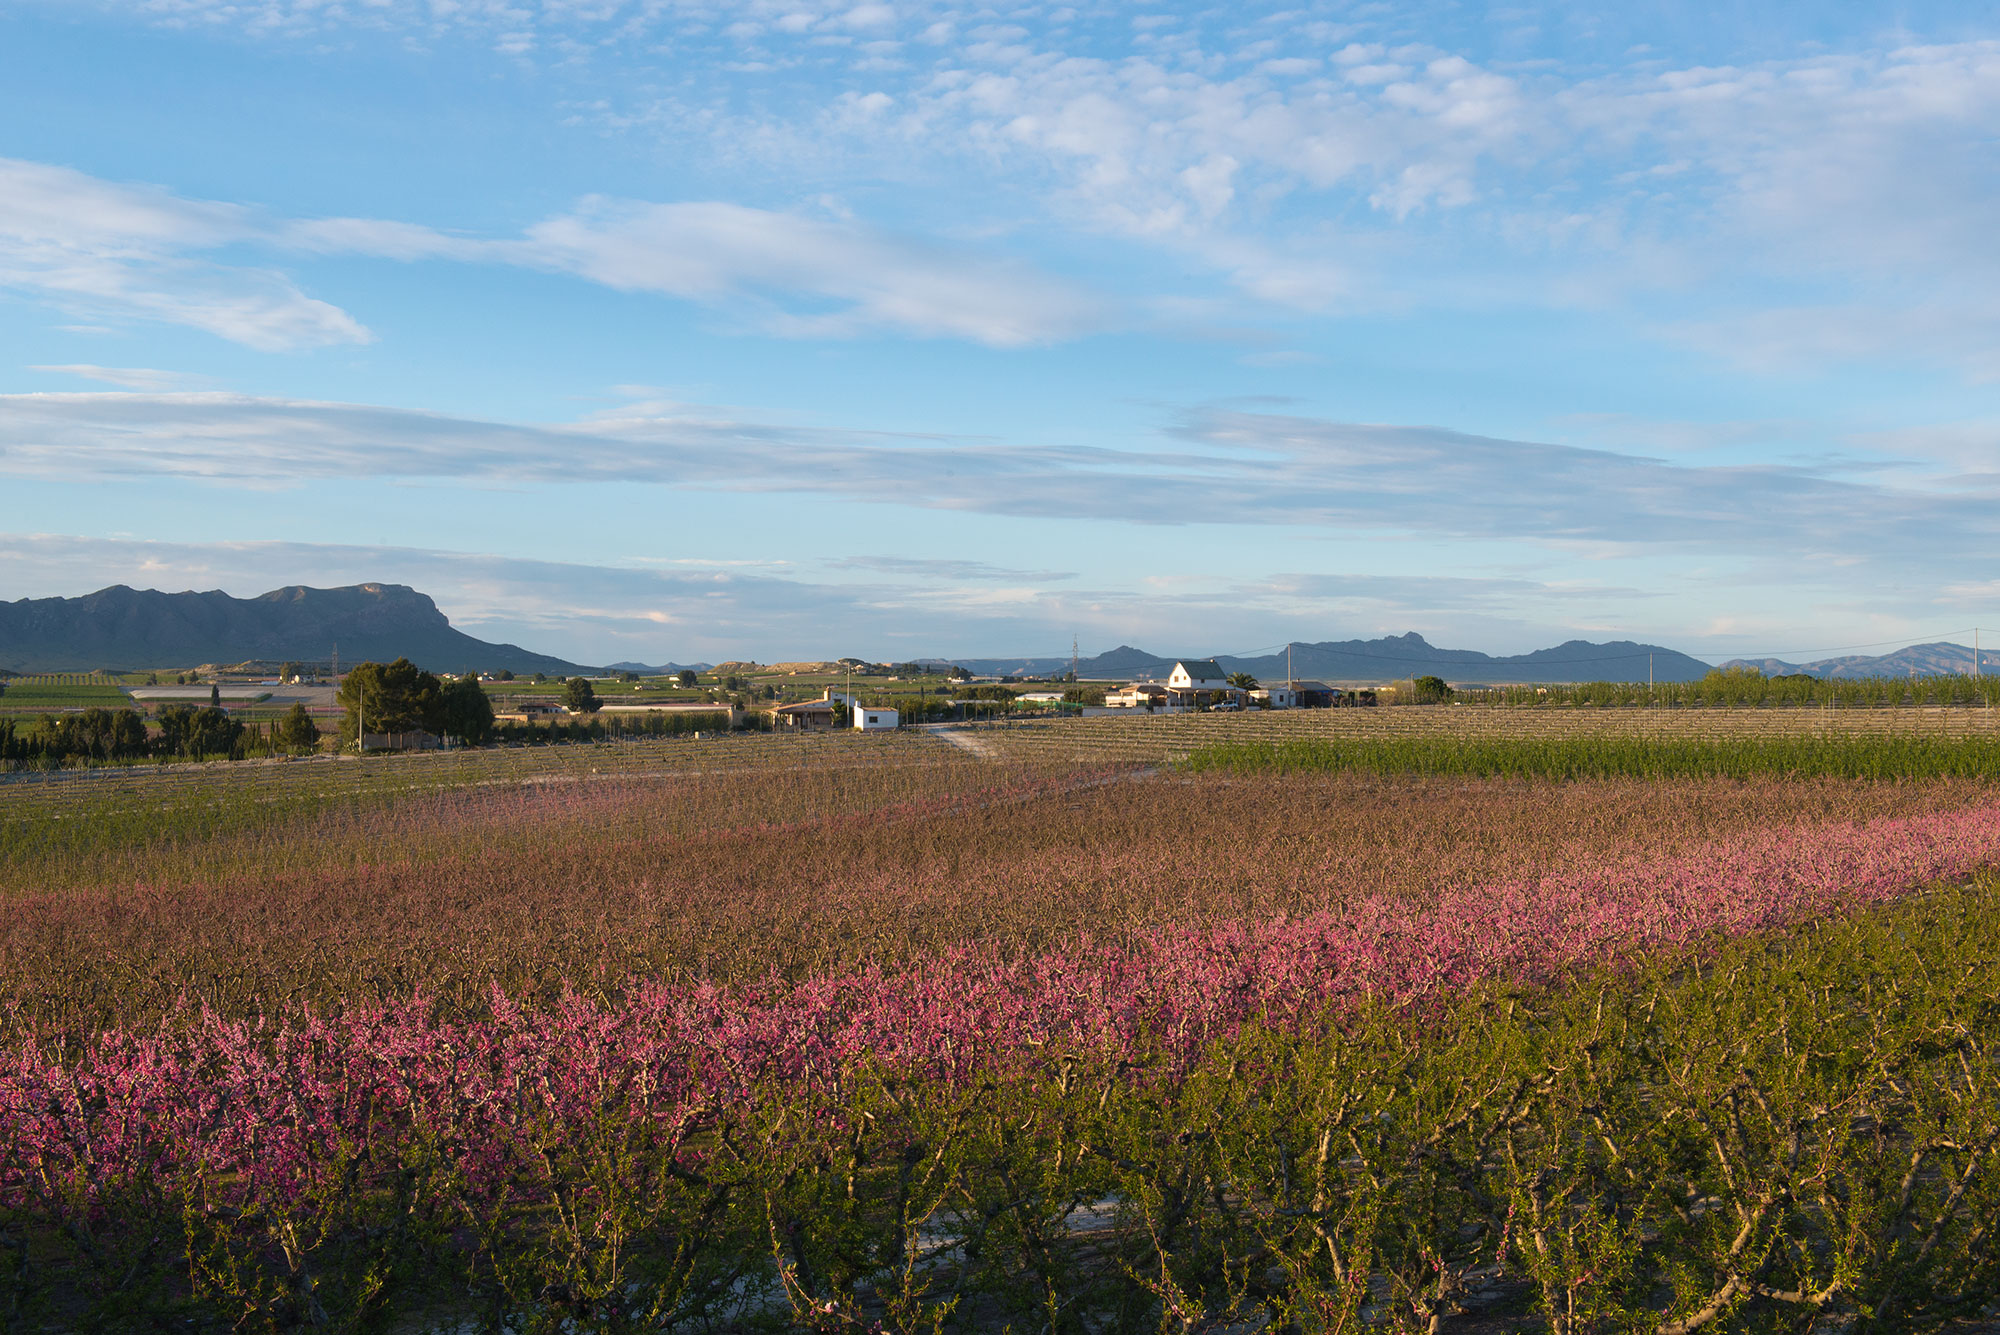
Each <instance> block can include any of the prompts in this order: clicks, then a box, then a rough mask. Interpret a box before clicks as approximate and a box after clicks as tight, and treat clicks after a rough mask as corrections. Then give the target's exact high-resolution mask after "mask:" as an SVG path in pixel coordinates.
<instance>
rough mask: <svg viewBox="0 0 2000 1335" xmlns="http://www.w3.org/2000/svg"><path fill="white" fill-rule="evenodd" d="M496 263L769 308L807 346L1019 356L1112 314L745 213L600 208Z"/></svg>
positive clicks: (1052, 288) (1024, 275)
mask: <svg viewBox="0 0 2000 1335" xmlns="http://www.w3.org/2000/svg"><path fill="white" fill-rule="evenodd" d="M488 253H489V254H492V253H499V254H506V255H510V256H512V257H514V258H515V259H516V261H517V262H519V263H523V264H528V265H533V266H537V267H547V268H554V269H560V270H562V271H564V272H568V273H573V274H576V275H577V276H579V277H582V278H587V279H589V280H591V281H592V282H597V283H602V284H604V285H605V286H607V287H614V288H618V289H621V290H624V291H641V292H657V293H661V294H663V295H667V296H674V297H680V298H684V299H687V300H693V301H701V302H705V303H709V304H722V303H724V302H735V301H741V300H742V299H743V298H745V297H755V298H760V299H764V300H768V301H769V302H770V303H771V308H770V309H769V310H768V311H766V312H765V313H764V314H763V315H762V316H761V318H760V320H759V323H761V324H762V325H763V326H764V327H766V328H769V329H772V330H775V331H777V332H780V333H786V334H792V335H798V336H812V337H824V336H828V335H845V334H851V333H855V332H859V331H865V330H890V331H894V332H899V333H907V334H918V335H925V336H943V337H953V338H965V339H970V340H973V341H975V342H979V343H986V344H990V345H993V346H997V347H1014V346H1019V345H1023V344H1029V343H1046V342H1053V341H1056V340H1059V339H1064V338H1069V337H1073V336H1075V335H1077V334H1080V333H1084V332H1087V331H1089V330H1091V329H1093V328H1097V327H1101V326H1102V325H1103V324H1104V323H1105V320H1106V316H1107V314H1108V312H1107V311H1106V310H1105V308H1104V306H1103V305H1102V303H1100V302H1098V301H1096V300H1094V299H1092V298H1091V297H1089V296H1087V295H1085V294H1083V293H1081V292H1079V291H1077V290H1076V289H1074V288H1072V287H1070V286H1068V285H1066V284H1064V283H1061V282H1058V281H1056V280H1054V279H1051V278H1049V277H1047V276H1046V275H1043V274H1040V273H1037V272H1035V271H1034V270H1032V269H1030V268H1028V267H1027V266H1025V265H1020V264H1015V263H1011V262H1008V261H1005V260H996V259H993V258H990V257H986V256H980V255H972V254H966V253H961V252H954V251H950V250H946V249H944V248H942V247H939V246H935V245H930V244H926V243H923V242H918V241H914V240H910V239H907V238H901V237H895V236H891V235H889V234H886V233H882V232H879V231H874V230H871V229H868V228H864V227H860V226H856V225H853V224H850V223H844V222H826V221H820V220H817V219H810V218H802V217H799V216H797V215H794V214H786V213H775V212H771V211H768V210H763V209H752V208H745V207H743V206H741V205H736V204H723V203H696V204H643V203H636V202H632V201H624V200H612V199H603V198H591V199H586V200H585V201H583V203H582V204H581V205H580V206H579V207H578V208H577V210H576V211H575V212H573V213H571V214H569V215H567V216H564V217H561V218H554V219H550V220H549V221H547V222H543V223H538V224H536V225H535V226H533V227H531V228H529V229H528V235H527V239H526V241H525V242H523V243H520V244H518V245H509V246H506V247H503V248H497V249H496V251H489V252H488ZM799 298H804V299H807V300H808V301H813V300H818V301H832V302H835V303H838V307H837V308H836V309H835V310H833V311H830V312H825V313H818V312H810V313H809V312H805V311H801V310H798V309H796V308H795V307H794V306H793V305H792V304H791V303H793V302H795V301H796V300H797V299H799Z"/></svg>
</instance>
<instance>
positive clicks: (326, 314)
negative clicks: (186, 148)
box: [0, 159, 370, 351]
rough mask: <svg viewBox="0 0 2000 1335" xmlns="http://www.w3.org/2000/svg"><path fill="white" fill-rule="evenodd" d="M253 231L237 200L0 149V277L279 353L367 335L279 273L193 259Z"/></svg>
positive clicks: (5, 282) (44, 295) (95, 307)
mask: <svg viewBox="0 0 2000 1335" xmlns="http://www.w3.org/2000/svg"><path fill="white" fill-rule="evenodd" d="M257 230H258V228H257V224H256V222H255V221H254V219H253V218H252V217H251V216H250V215H249V214H248V213H247V212H246V211H245V210H242V209H240V208H237V207H234V206H232V205H227V204H216V203H209V202H206V201H198V200H184V199H180V198H178V197H176V196H174V195H172V194H170V193H168V192H167V191H165V190H161V189H159V188H157V187H152V186H133V185H119V184H114V183H111V182H106V181H100V180H97V179H95V178H93V177H90V176H86V175H84V174H83V173H81V172H75V171H71V170H69V169H67V168H63V167H53V166H48V165H45V164H42V163H34V162H21V161H16V160H12V159H0V287H8V288H13V289H15V290H17V291H21V292H25V293H27V294H29V295H31V296H34V297H36V298H38V299H41V300H43V301H47V302H49V303H50V304H52V305H54V306H56V307H57V308H59V309H61V310H64V311H66V312H69V313H71V314H73V315H80V316H84V317H87V318H91V319H99V320H123V319H133V318H137V319H144V320H158V321H163V322H166V323H170V324H180V325H186V326H189V327H192V328H195V329H201V330H205V331H207V332H208V333H211V334H215V335H217V336H218V337H221V338H225V339H229V340H231V341H232V342H236V343H241V344H243V345H245V346H247V347H252V348H259V349H267V350H272V351H277V350H283V349H289V348H299V347H314V346H319V345H323V344H328V343H362V342H367V341H368V339H369V338H370V335H369V333H368V331H367V330H366V329H365V328H363V327H362V326H361V325H360V323H358V322H357V321H356V320H355V319H354V318H353V317H352V316H350V315H348V314H347V312H345V311H343V310H341V309H339V308H338V307H336V306H332V305H329V304H327V303H326V302H323V301H319V300H316V299H314V298H312V297H308V296H307V295H305V294H304V293H302V292H300V291H299V290H298V288H297V287H296V286H295V285H294V284H293V283H292V281H291V279H289V278H288V277H286V276H285V275H284V274H282V273H280V272H277V271H275V270H272V269H268V268H258V267H249V266H242V265H233V264H218V263H212V262H208V261H204V260H201V259H198V258H194V255H195V254H196V253H198V252H200V251H203V250H210V249H214V248H216V247H219V246H223V245H227V244H230V243H232V242H237V241H242V240H246V239H250V238H253V237H254V236H255V235H256V234H257Z"/></svg>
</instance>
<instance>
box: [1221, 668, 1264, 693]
mask: <svg viewBox="0 0 2000 1335" xmlns="http://www.w3.org/2000/svg"><path fill="white" fill-rule="evenodd" d="M1225 680H1227V681H1228V682H1229V684H1230V685H1231V686H1234V687H1235V688H1236V689H1237V690H1239V691H1254V690H1256V689H1257V679H1256V678H1255V677H1253V676H1251V675H1250V674H1249V673H1248V672H1232V673H1230V674H1229V676H1228V677H1227V678H1226V679H1225Z"/></svg>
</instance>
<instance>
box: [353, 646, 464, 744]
mask: <svg viewBox="0 0 2000 1335" xmlns="http://www.w3.org/2000/svg"><path fill="white" fill-rule="evenodd" d="M340 707H341V708H342V709H345V710H346V711H347V716H346V718H344V719H343V720H342V721H341V727H340V736H341V740H342V742H343V743H344V742H348V741H352V740H354V739H355V738H356V736H357V735H358V734H357V732H356V727H357V724H365V725H366V726H367V729H368V731H369V732H371V733H381V732H414V731H416V730H417V729H419V728H422V729H424V730H426V731H428V732H438V731H441V730H442V729H443V727H444V687H443V685H442V684H441V683H440V682H439V681H438V679H437V678H436V677H434V676H432V675H431V674H430V673H428V672H425V671H424V670H423V669H422V668H420V667H418V666H417V665H416V664H415V663H412V662H411V661H410V660H409V659H407V658H399V659H397V660H396V661H395V662H393V663H357V664H355V665H354V667H353V668H352V669H351V670H350V671H349V672H348V674H347V676H346V678H345V679H344V680H343V681H342V682H341V683H340Z"/></svg>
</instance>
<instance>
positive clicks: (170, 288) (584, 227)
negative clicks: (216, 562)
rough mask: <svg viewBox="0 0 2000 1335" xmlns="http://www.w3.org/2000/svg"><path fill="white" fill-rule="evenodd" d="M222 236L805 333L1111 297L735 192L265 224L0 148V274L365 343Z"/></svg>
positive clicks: (1038, 328)
mask: <svg viewBox="0 0 2000 1335" xmlns="http://www.w3.org/2000/svg"><path fill="white" fill-rule="evenodd" d="M228 244H254V245H262V246H264V247H265V248H267V249H269V250H272V251H275V252H278V253H280V254H283V253H285V252H299V251H304V252H308V253H313V254H321V255H360V256H371V257H376V258H381V259H387V260H394V261H399V262H406V263H407V262H413V261H418V260H453V261H460V262H470V263H488V264H504V265H514V266H518V267H523V268H533V269H545V270H552V271H557V272H562V273H568V274H572V275H575V276H577V277H579V278H583V279H586V280H588V281H591V282H595V283H601V284H603V285H605V286H607V287H612V288H616V289H619V290H621V291H636V292H653V293H659V294H661V295H665V296H671V297H677V298H681V299H683V300H689V301H697V302H702V303H705V304H708V305H712V306H717V307H722V308H725V309H728V310H732V311H735V312H737V313H738V315H739V318H742V319H743V320H744V322H745V323H747V324H751V325H754V326H756V327H758V328H762V329H764V330H766V331H769V332H775V333H779V334H783V335H788V336H794V337H813V338H824V337H841V336H849V335H853V334H857V333H873V332H889V333H897V334H909V335H917V336H920V337H944V338H964V339H970V340H972V341H975V342H980V343H985V344H988V345H991V346H996V347H1017V346H1022V345H1026V344H1034V343H1048V342H1054V341H1058V340H1061V339H1065V338H1070V337H1074V336H1076V335H1078V334H1081V333H1084V332H1088V331H1090V330H1093V329H1096V328H1101V327H1103V326H1104V325H1105V324H1106V323H1107V321H1108V320H1109V318H1110V315H1111V312H1110V311H1109V310H1108V308H1107V307H1106V305H1105V303H1104V302H1102V301H1101V300H1100V299H1097V298H1095V297H1093V296H1091V295H1089V294H1087V293H1085V292H1083V291H1081V290H1080V289H1078V288H1076V287H1074V286H1072V285H1070V284H1067V283H1064V282H1062V281H1060V280H1058V279H1055V278H1052V277H1050V276H1048V275H1046V274H1043V273H1040V272H1038V271H1036V270H1034V269H1032V268H1030V267H1029V266H1027V265H1025V264H1021V263H1018V262H1015V261H1012V260H1009V259H1005V258H999V257H994V256H992V255H989V254H981V253H974V252H969V251H965V250H962V249H952V248H947V247H944V246H940V245H936V244H933V243H929V242H924V241H921V240H917V239H914V238H909V237H901V236H896V235H893V234H891V233H888V232H883V231H880V230H877V229H872V228H869V227H866V226H863V225H861V224H858V223H854V222H851V221H828V220H821V219H814V218H806V217H802V216H800V215H797V214H791V213H783V212H776V211H772V210H766V209H754V208H747V207H744V206H742V205H737V204H729V203H719V202H701V203H682V204H648V203H643V202H638V201H630V200H616V199H608V198H603V197H596V196H593V197H590V198H587V199H585V200H583V201H582V202H581V203H580V204H579V205H578V207H577V208H576V209H575V210H574V211H572V212H570V213H568V214H565V215H563V216H560V217H557V218H551V219H548V220H546V221H544V222H541V223H537V224H535V225H534V226H532V227H530V228H529V229H528V230H527V233H526V235H525V236H524V237H521V238H519V239H493V238H477V237H468V236H459V235H452V234H448V233H445V232H440V231H438V230H436V229H433V228H429V227H425V226H423V225H421V224H416V223H407V222H398V221H394V220H384V219H372V218H323V219H300V220H283V219H269V218H264V217H262V216H260V215H258V214H256V213H255V212H254V211H251V210H248V209H245V208H241V207H239V206H235V205H228V204H217V203H211V202H207V201H199V200H185V199H181V198H178V197H176V196H174V195H172V194H169V193H168V192H166V191H164V190H161V189H158V188H156V187H151V186H129V185H118V184H113V183H109V182H104V181H99V180H96V179H94V178H92V177H88V176H85V175H83V174H82V173H79V172H74V171H70V170H68V169H65V168H59V167H48V166H44V165H42V164H39V163H30V162H19V161H9V160H5V159H0V286H11V287H14V288H16V289H19V290H22V291H26V292H28V293H30V294H32V295H34V296H37V297H40V298H43V299H45V300H49V301H51V302H54V303H56V304H58V305H61V306H63V307H64V308H66V309H75V310H81V311H88V312H93V313H99V312H101V313H104V314H107V315H110V316H122V317H126V318H133V317H137V318H144V319H154V320H162V321H167V322H171V323H177V324H183V325H191V326H193V327H195V328H198V329H205V330H208V331H209V332H211V333H215V334H218V335H220V336H222V337H224V338H228V339H231V340H233V341H235V342H238V343H242V344H245V345H246V346H249V347H253V348H260V349H274V350H276V349H287V348H299V347H312V346H316V345H320V344H325V343H336V342H365V341H367V340H368V339H369V338H370V337H371V335H370V334H369V333H368V331H367V330H366V329H364V328H363V327H362V326H361V325H360V324H359V323H358V322H357V321H355V320H354V319H353V318H352V317H351V316H349V315H348V314H347V313H346V312H344V311H341V310H339V309H337V308H335V307H333V306H330V305H328V304H326V303H325V302H321V301H318V300H315V299H313V298H310V297H307V296H305V295H304V294H303V293H301V292H299V291H298V289H297V288H296V287H294V286H293V285H292V283H291V280H290V279H288V278H287V277H285V276H284V275H283V274H281V273H278V272H276V271H273V270H269V269H262V268H251V267H245V266H241V265H223V264H216V263H210V262H207V261H203V260H201V259H199V258H198V254H199V252H201V251H204V250H209V249H213V248H216V247H219V246H223V245H228Z"/></svg>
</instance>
